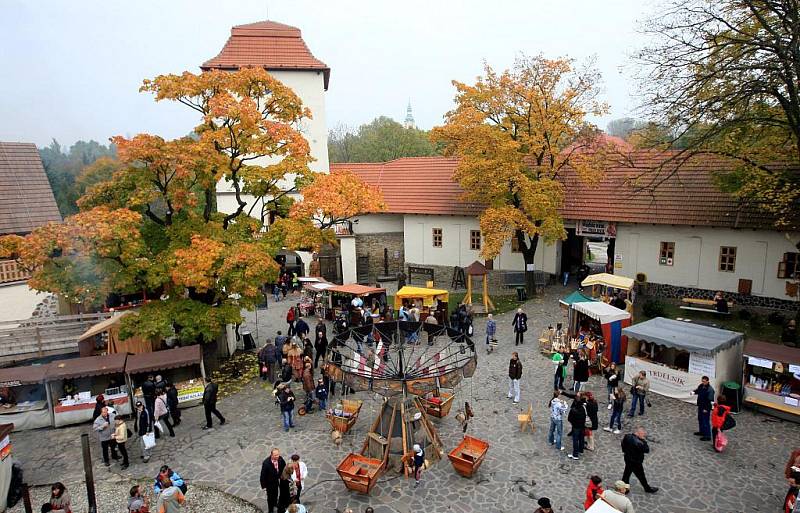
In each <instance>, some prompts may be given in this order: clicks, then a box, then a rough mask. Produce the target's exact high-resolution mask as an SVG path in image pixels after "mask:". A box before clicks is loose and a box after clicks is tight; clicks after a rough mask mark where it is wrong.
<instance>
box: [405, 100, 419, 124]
mask: <svg viewBox="0 0 800 513" xmlns="http://www.w3.org/2000/svg"><path fill="white" fill-rule="evenodd" d="M403 126H404V127H406V128H417V125H416V124H415V123H414V115H413V114H412V113H411V100H408V108H407V109H406V120H405V121H403Z"/></svg>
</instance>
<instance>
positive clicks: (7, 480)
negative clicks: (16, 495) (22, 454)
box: [0, 419, 17, 511]
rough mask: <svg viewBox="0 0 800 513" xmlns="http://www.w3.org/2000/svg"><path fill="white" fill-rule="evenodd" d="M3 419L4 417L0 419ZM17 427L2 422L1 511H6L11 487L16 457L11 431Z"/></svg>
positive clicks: (0, 444) (0, 434)
mask: <svg viewBox="0 0 800 513" xmlns="http://www.w3.org/2000/svg"><path fill="white" fill-rule="evenodd" d="M0 420H2V419H0ZM15 429H17V427H16V426H14V424H0V497H2V498H3V500H2V501H0V511H5V510H6V506H7V504H8V501H7V500H6V497H8V492H9V490H10V489H11V474H12V470H11V467H12V466H13V464H14V461H13V460H14V458H11V457H10V456H11V436H10V435H11V432H12V431H14V430H15Z"/></svg>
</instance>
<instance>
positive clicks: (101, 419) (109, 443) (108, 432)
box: [92, 407, 116, 467]
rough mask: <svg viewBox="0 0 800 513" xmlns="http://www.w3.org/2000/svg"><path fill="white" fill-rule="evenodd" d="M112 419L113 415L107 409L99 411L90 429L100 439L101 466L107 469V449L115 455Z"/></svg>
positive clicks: (108, 463)
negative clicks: (95, 432)
mask: <svg viewBox="0 0 800 513" xmlns="http://www.w3.org/2000/svg"><path fill="white" fill-rule="evenodd" d="M114 417H115V415H114V414H113V413H109V411H108V408H107V407H103V409H102V410H100V416H98V417H97V418H96V419H94V425H93V426H92V428H93V429H94V430H95V431H97V435H98V437H99V438H100V447H101V448H102V450H103V465H105V466H106V467H108V466H109V465H111V463H110V462H109V461H108V449H109V448H111V449H112V450H113V452H114V453H116V447H115V446H114V427H115V426H114Z"/></svg>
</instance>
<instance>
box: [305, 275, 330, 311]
mask: <svg viewBox="0 0 800 513" xmlns="http://www.w3.org/2000/svg"><path fill="white" fill-rule="evenodd" d="M300 281H301V282H302V283H303V289H302V290H301V296H300V315H302V316H309V315H314V314H316V315H318V316H320V317H322V318H323V319H328V318H330V314H329V312H330V310H331V298H330V294H328V293H327V290H328V289H330V288H332V287H335V286H336V285H335V284H333V283H329V282H327V281H325V279H324V278H300Z"/></svg>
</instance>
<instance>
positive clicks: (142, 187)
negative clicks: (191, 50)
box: [0, 69, 319, 341]
mask: <svg viewBox="0 0 800 513" xmlns="http://www.w3.org/2000/svg"><path fill="white" fill-rule="evenodd" d="M142 91H145V92H149V93H152V94H153V95H154V96H155V99H156V101H163V100H168V101H175V102H178V103H180V104H183V105H186V106H187V107H189V108H191V109H193V110H195V111H196V112H197V113H198V116H199V118H200V123H199V124H198V125H197V126H196V127H195V129H194V135H193V136H192V137H183V138H180V139H176V140H165V139H163V138H161V137H158V136H155V135H148V134H141V135H137V136H135V137H133V138H131V139H126V138H124V137H115V138H113V142H114V144H115V146H116V148H117V151H118V157H119V163H118V164H117V165H115V166H114V168H113V169H108V168H107V167H104V166H108V165H110V164H109V163H108V162H105V163H103V162H99V163H96V166H95V167H94V168H92V169H89V170H88V171H87V172H85V173H84V174H83V175H82V178H83V179H84V181H85V183H86V185H87V187H88V189H87V190H86V193H85V194H84V195H83V197H82V198H81V199H80V200H79V201H78V206H79V208H80V212H79V213H78V214H76V215H74V216H71V217H68V218H67V219H65V221H64V223H63V224H51V225H47V226H44V227H41V228H39V229H37V230H35V231H34V232H33V233H31V234H29V235H28V236H27V237H25V238H21V237H11V238H5V239H2V240H0V252H1V253H3V254H4V255H6V256H9V255H10V256H13V257H15V258H17V259H18V261H19V262H20V263H21V265H23V266H24V267H26V268H27V269H29V270H31V271H32V272H33V276H32V278H31V281H30V284H31V286H32V287H34V288H36V289H38V290H44V291H49V292H53V293H56V294H59V295H61V296H63V297H65V298H67V299H68V300H70V301H73V302H75V303H82V304H88V305H100V304H102V303H103V301H104V300H105V298H106V297H107V296H108V295H109V294H111V293H116V294H127V293H141V292H144V293H145V294H146V295H147V296H148V297H149V298H155V300H153V301H151V302H148V303H147V304H145V305H144V306H142V307H141V308H140V309H139V311H138V312H139V315H130V316H127V317H125V319H124V321H123V326H122V331H123V336H126V335H129V334H137V335H142V336H145V337H167V336H170V335H172V334H173V333H174V334H176V335H177V336H178V337H179V338H180V339H182V340H185V341H198V340H205V341H208V340H213V339H215V338H216V337H217V336H218V335H219V333H220V332H221V328H222V326H223V325H225V324H227V323H236V322H240V320H241V314H240V312H241V309H242V308H252V307H253V306H254V305H255V304H256V301H258V300H259V299H260V294H259V286H260V285H261V284H263V283H265V282H268V281H271V280H273V279H274V278H275V277H276V275H277V272H278V269H279V267H278V264H277V263H276V262H275V260H274V259H273V255H275V254H276V253H277V251H278V250H279V249H280V248H281V247H282V246H284V245H285V244H286V240H285V235H286V233H287V232H292V230H291V229H288V228H287V227H286V226H284V227H283V229H278V230H270V231H268V232H266V233H264V232H263V228H264V226H263V222H262V220H261V219H260V218H258V217H257V216H256V217H252V216H248V215H247V214H248V212H252V204H253V203H254V202H257V203H261V204H277V203H279V202H281V201H283V200H284V199H285V198H286V196H287V194H289V192H290V191H294V190H297V184H298V183H299V184H302V183H303V180H305V179H306V178H307V177H308V176H309V175H310V171H309V169H308V163H309V162H310V161H311V156H310V154H309V146H308V143H307V141H306V140H305V139H304V138H303V136H302V135H301V133H300V132H299V131H298V126H299V124H300V123H301V122H302V120H303V119H304V118H307V117H309V116H310V113H309V111H308V110H307V109H306V108H305V107H304V106H303V104H302V102H301V101H300V99H299V97H298V96H297V95H296V94H295V93H294V92H292V91H291V90H290V89H289V88H288V87H286V86H285V85H283V84H282V83H281V82H279V81H278V80H276V79H275V78H274V77H272V76H271V75H269V74H268V73H267V72H266V71H264V70H263V69H242V70H240V71H237V72H220V71H211V72H205V73H202V74H200V75H195V74H192V73H184V74H182V75H179V76H178V75H164V76H159V77H157V78H155V79H153V80H146V81H145V82H144V85H143V86H142ZM109 172H110V178H107V175H108V174H109ZM219 182H223V183H226V184H229V186H230V187H231V188H232V190H233V195H234V198H235V205H234V207H233V208H232V209H230V211H228V212H219V211H218V210H217V205H216V187H217V184H218V183H219ZM317 231H319V230H317ZM293 233H296V232H293ZM302 233H305V232H302ZM295 242H296V243H298V244H300V243H303V242H304V241H302V240H297V237H296V240H295ZM0 256H2V255H0Z"/></svg>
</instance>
